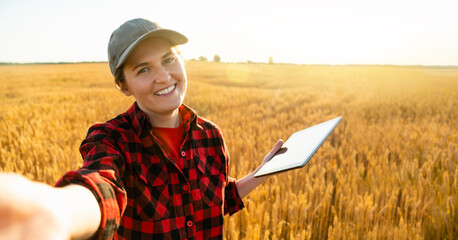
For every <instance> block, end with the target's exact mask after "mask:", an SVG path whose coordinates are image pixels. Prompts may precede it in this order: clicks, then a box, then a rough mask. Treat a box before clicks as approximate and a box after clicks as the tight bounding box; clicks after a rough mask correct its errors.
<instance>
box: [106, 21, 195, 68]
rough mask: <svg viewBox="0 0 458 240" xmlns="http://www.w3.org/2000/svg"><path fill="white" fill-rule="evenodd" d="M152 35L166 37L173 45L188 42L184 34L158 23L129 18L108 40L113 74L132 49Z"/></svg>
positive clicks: (109, 60) (109, 61) (109, 58)
mask: <svg viewBox="0 0 458 240" xmlns="http://www.w3.org/2000/svg"><path fill="white" fill-rule="evenodd" d="M150 37H162V38H165V39H167V40H168V41H170V43H171V44H172V45H180V44H185V43H187V42H188V38H187V37H185V36H184V35H183V34H181V33H179V32H176V31H173V30H170V29H164V28H161V27H160V26H159V24H157V23H153V22H151V21H148V20H146V19H142V18H136V19H132V20H129V21H127V22H125V23H124V24H122V25H121V26H120V27H119V28H118V29H116V30H114V32H113V33H112V34H111V37H110V41H109V42H108V64H109V65H110V71H111V73H112V74H113V76H115V74H116V70H118V68H119V67H120V66H121V65H122V64H123V63H124V62H125V61H126V59H127V57H128V56H129V54H130V53H131V52H132V50H133V49H134V48H135V47H136V46H137V45H138V44H139V43H141V42H142V41H143V40H145V39H147V38H150Z"/></svg>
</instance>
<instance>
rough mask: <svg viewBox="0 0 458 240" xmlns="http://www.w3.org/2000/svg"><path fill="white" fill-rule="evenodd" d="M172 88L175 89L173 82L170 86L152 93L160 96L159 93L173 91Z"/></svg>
mask: <svg viewBox="0 0 458 240" xmlns="http://www.w3.org/2000/svg"><path fill="white" fill-rule="evenodd" d="M173 89H175V84H174V85H172V86H170V87H168V88H166V89H163V90H161V91H157V92H155V93H154V95H157V96H161V95H164V94H167V93H170V92H171V91H173Z"/></svg>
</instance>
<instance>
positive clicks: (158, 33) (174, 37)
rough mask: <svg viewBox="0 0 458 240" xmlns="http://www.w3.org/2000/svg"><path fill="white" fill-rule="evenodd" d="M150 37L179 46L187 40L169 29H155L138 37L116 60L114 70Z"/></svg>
mask: <svg viewBox="0 0 458 240" xmlns="http://www.w3.org/2000/svg"><path fill="white" fill-rule="evenodd" d="M151 37H161V38H164V39H166V40H168V41H169V42H170V43H171V44H172V45H174V46H175V45H180V44H185V43H187V42H188V38H187V37H186V36H184V35H183V34H181V33H179V32H176V31H173V30H170V29H157V30H153V31H150V32H147V33H145V34H143V35H142V36H140V37H139V38H138V39H137V40H135V41H134V42H133V43H131V44H130V45H129V47H127V48H126V50H124V52H123V53H122V54H121V56H120V57H119V60H118V64H117V65H116V69H118V68H119V67H120V66H121V65H122V64H123V63H124V62H125V61H126V59H127V57H128V56H129V55H130V53H131V52H132V50H134V48H135V47H136V46H137V45H138V44H139V43H141V42H142V41H144V40H145V39H148V38H151Z"/></svg>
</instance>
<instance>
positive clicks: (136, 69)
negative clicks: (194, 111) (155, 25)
mask: <svg viewBox="0 0 458 240" xmlns="http://www.w3.org/2000/svg"><path fill="white" fill-rule="evenodd" d="M123 71H124V78H125V84H123V85H121V90H122V92H123V93H124V94H125V95H127V96H130V95H133V96H134V97H135V99H136V100H137V103H138V105H139V107H140V108H141V109H142V110H143V111H144V112H145V113H146V114H148V115H149V116H150V117H154V116H158V115H170V114H172V113H174V112H175V111H178V108H179V107H180V105H181V104H182V103H183V99H184V96H185V94H186V86H187V79H186V71H185V69H184V64H183V59H182V58H181V57H180V56H179V55H178V54H177V52H176V50H175V48H172V45H171V44H170V43H169V42H168V41H167V40H165V39H162V38H149V39H146V40H145V41H143V42H142V43H140V44H139V45H137V46H136V47H135V49H134V50H133V51H132V52H131V54H130V55H129V57H128V58H127V60H126V62H125V64H124V68H123Z"/></svg>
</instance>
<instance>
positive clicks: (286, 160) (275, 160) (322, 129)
mask: <svg viewBox="0 0 458 240" xmlns="http://www.w3.org/2000/svg"><path fill="white" fill-rule="evenodd" d="M340 120H342V117H337V118H334V119H331V120H329V121H326V122H323V123H320V124H318V125H315V126H313V127H309V128H306V129H304V130H301V131H298V132H295V133H293V134H292V135H291V136H290V137H289V138H288V140H286V142H285V143H283V146H282V149H281V150H280V151H279V152H277V154H276V155H275V156H273V157H272V158H271V159H270V160H269V161H268V162H266V163H265V164H264V166H262V167H261V169H259V171H258V172H256V174H255V175H254V176H255V177H259V176H264V175H268V174H272V173H276V172H281V171H287V170H291V169H294V168H300V167H303V166H305V164H307V162H308V161H309V160H310V158H311V157H312V156H313V154H315V152H316V150H318V148H319V147H320V146H321V144H323V142H324V141H325V140H326V138H327V137H328V136H329V134H331V132H332V131H333V130H334V129H335V128H336V127H337V124H339V122H340Z"/></svg>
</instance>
